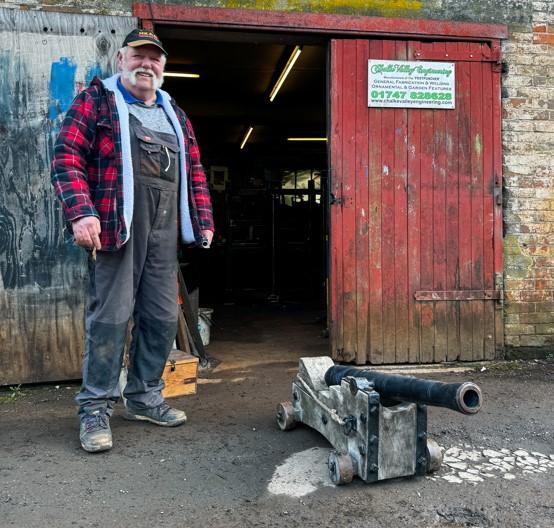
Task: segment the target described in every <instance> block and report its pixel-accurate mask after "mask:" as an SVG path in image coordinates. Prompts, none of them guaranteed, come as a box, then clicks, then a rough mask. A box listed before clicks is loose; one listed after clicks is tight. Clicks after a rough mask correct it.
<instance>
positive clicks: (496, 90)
mask: <svg viewBox="0 0 554 528" xmlns="http://www.w3.org/2000/svg"><path fill="white" fill-rule="evenodd" d="M492 46H494V47H495V48H496V49H497V50H500V42H499V41H494V42H493V43H492ZM500 81H501V71H500V68H498V67H497V68H494V69H493V73H492V107H493V112H492V113H493V138H492V140H493V172H494V178H495V187H496V189H495V200H494V239H493V244H494V275H495V288H503V280H502V274H503V270H504V261H503V252H502V137H501V136H502V134H501V111H502V109H501V98H500ZM497 277H498V282H499V283H500V284H497ZM495 308H496V310H495V318H494V321H495V342H496V344H495V349H496V354H495V355H496V358H503V357H504V311H503V310H502V304H500V303H499V304H497V305H496V307H495Z"/></svg>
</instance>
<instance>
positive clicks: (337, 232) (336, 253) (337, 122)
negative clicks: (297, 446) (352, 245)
mask: <svg viewBox="0 0 554 528" xmlns="http://www.w3.org/2000/svg"><path fill="white" fill-rule="evenodd" d="M343 47H344V42H343V41H342V40H332V41H331V82H330V92H331V93H330V101H331V104H330V106H331V116H330V123H331V125H330V133H329V138H330V143H331V144H330V150H329V153H330V167H331V173H330V176H329V177H330V181H329V188H330V189H331V193H332V195H333V196H334V203H331V210H330V220H331V225H330V241H329V242H330V244H331V246H330V247H331V258H330V281H331V285H330V289H329V290H330V303H331V306H330V313H331V317H330V325H329V330H330V336H331V357H332V358H333V359H334V360H335V361H342V360H343V356H342V353H343V350H344V337H343V334H344V333H343V326H344V325H343V315H344V311H343V303H342V284H343V261H342V254H343V247H342V244H343V243H342V209H341V207H340V203H338V201H340V200H341V196H342V176H343V171H342V156H341V151H342V76H343V71H342V69H343V62H344V61H343Z"/></svg>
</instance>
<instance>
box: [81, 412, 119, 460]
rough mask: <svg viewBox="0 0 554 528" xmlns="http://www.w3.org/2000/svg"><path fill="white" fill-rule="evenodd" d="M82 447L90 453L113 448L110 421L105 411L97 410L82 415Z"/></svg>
mask: <svg viewBox="0 0 554 528" xmlns="http://www.w3.org/2000/svg"><path fill="white" fill-rule="evenodd" d="M79 439H80V440H81V447H82V448H83V449H84V450H85V451H88V452H89V453H96V452H98V451H106V450H108V449H111V448H112V445H113V443H112V431H111V429H110V419H109V417H108V415H107V414H106V412H105V411H103V410H96V411H93V412H91V413H85V414H82V415H81V426H80V430H79Z"/></svg>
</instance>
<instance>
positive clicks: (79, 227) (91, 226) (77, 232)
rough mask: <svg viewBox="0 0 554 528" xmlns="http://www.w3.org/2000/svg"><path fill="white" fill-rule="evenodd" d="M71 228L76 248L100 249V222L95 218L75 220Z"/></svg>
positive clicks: (88, 217)
mask: <svg viewBox="0 0 554 528" xmlns="http://www.w3.org/2000/svg"><path fill="white" fill-rule="evenodd" d="M71 227H72V228H73V236H74V237H75V243H76V244H77V245H78V246H81V247H84V248H86V249H102V245H101V244H100V220H98V218H96V216H83V217H81V218H78V219H77V220H75V221H74V222H73V223H72V224H71Z"/></svg>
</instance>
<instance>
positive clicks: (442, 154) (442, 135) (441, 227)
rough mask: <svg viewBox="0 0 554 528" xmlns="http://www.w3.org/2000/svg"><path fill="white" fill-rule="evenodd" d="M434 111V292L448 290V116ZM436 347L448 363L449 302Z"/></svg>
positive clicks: (439, 315) (441, 310)
mask: <svg viewBox="0 0 554 528" xmlns="http://www.w3.org/2000/svg"><path fill="white" fill-rule="evenodd" d="M432 46H433V50H434V51H438V52H446V51H447V45H446V44H445V43H444V42H434V43H433V45H432ZM448 112H451V110H435V111H434V131H433V132H434V133H433V142H434V158H433V161H434V163H433V289H434V290H438V291H442V290H444V289H445V288H446V165H447V160H446V114H447V113H448ZM434 321H435V347H434V351H433V361H434V362H441V361H445V360H446V350H447V340H448V325H447V316H446V302H437V303H435V319H434Z"/></svg>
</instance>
